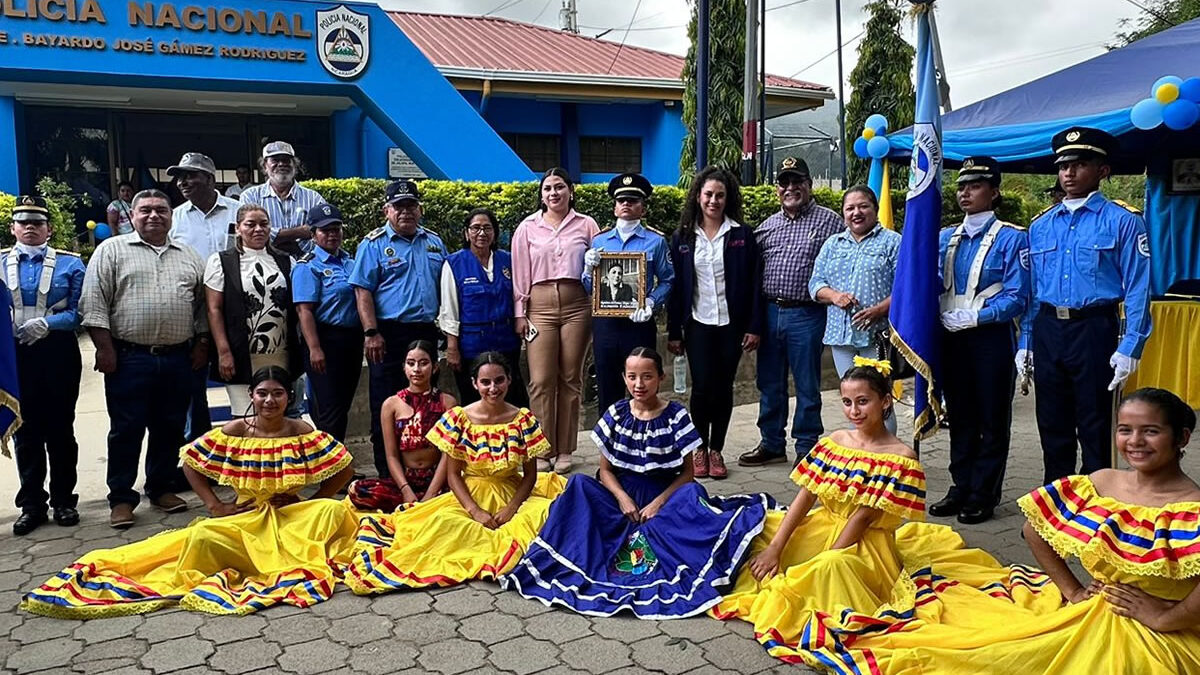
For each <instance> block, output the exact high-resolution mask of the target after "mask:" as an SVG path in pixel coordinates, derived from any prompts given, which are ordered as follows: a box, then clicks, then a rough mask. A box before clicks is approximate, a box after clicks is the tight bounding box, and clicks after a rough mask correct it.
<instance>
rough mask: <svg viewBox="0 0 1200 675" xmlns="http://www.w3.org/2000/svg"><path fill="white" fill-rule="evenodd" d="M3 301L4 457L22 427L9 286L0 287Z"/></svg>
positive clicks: (0, 393)
mask: <svg viewBox="0 0 1200 675" xmlns="http://www.w3.org/2000/svg"><path fill="white" fill-rule="evenodd" d="M0 295H2V296H4V299H3V300H2V301H0V303H3V304H2V305H0V307H2V309H3V311H0V452H3V453H4V456H5V457H11V456H12V455H11V454H10V453H9V451H8V439H9V438H11V437H12V435H13V432H14V431H16V430H17V427H19V426H21V403H20V400H19V399H20V394H19V393H18V392H17V343H16V342H15V341H14V340H13V332H12V326H13V308H12V295H11V294H10V293H9V291H8V287H7V286H6V285H4V284H0Z"/></svg>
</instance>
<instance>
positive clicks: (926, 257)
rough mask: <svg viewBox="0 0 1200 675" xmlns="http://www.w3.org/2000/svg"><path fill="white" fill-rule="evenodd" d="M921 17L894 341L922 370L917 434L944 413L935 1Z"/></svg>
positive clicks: (927, 432) (918, 4)
mask: <svg viewBox="0 0 1200 675" xmlns="http://www.w3.org/2000/svg"><path fill="white" fill-rule="evenodd" d="M913 8H914V14H915V16H916V21H917V87H916V89H917V110H916V115H915V116H914V117H913V120H914V123H913V128H912V131H913V147H912V162H911V165H910V167H909V178H908V199H907V206H906V207H905V211H904V230H903V237H902V238H901V240H900V258H899V261H898V263H897V265H896V281H895V284H894V285H893V287H892V308H891V311H890V312H889V314H888V320H889V322H890V323H891V328H892V330H891V339H892V344H893V345H895V346H896V348H897V349H898V350H900V352H901V353H902V354H903V355H904V358H905V359H906V360H907V361H908V362H909V363H910V364H911V365H912V367H913V368H914V369H915V370H916V371H917V378H916V391H915V392H913V399H914V404H913V438H914V440H916V439H921V438H925V437H927V436H931V435H933V433H934V432H935V431H937V425H938V419H939V418H940V417H941V412H942V410H941V401H940V396H939V392H940V390H941V387H940V384H939V383H940V379H941V378H940V375H941V370H942V368H941V366H942V364H941V346H940V344H939V342H940V340H941V325H940V319H939V316H938V311H939V310H938V296H939V295H940V294H941V292H942V288H941V284H940V283H939V282H938V269H937V264H938V231H939V230H940V229H941V222H942V120H941V112H940V110H939V107H938V87H937V77H936V73H935V67H934V63H935V62H934V55H933V39H932V38H933V36H932V31H933V27H932V25H931V22H930V16H929V12H932V11H933V2H932V0H929V1H924V2H923V1H918V0H914V1H913Z"/></svg>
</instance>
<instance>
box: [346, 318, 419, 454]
mask: <svg viewBox="0 0 1200 675" xmlns="http://www.w3.org/2000/svg"><path fill="white" fill-rule="evenodd" d="M379 334H380V335H381V336H382V337H383V342H384V345H385V349H386V352H385V353H384V355H383V362H381V363H372V364H370V366H369V367H368V370H367V373H368V375H369V376H370V378H371V379H370V383H369V384H370V387H369V393H370V402H371V449H372V450H373V451H374V454H375V469H376V471H378V472H379V475H380V476H387V475H389V474H388V466H387V456H386V455H385V454H384V450H383V431H382V429H381V428H380V426H379V411H380V408H382V407H383V402H384V401H386V400H387V398H388V397H389V396H391V395H392V394H395V393H396V392H398V391H400V390H401V389H404V388H405V387H407V386H408V376H406V375H405V374H404V357H405V356H406V355H407V354H408V345H409V344H410V343H411V342H413V341H414V340H429V341H430V342H432V343H433V344H435V345H436V344H437V341H438V338H439V337H440V335H441V334H440V333H439V332H438V329H437V326H436V325H434V324H432V323H402V322H400V321H380V322H379ZM433 356H434V358H437V355H436V354H434V355H433ZM326 358H328V355H326Z"/></svg>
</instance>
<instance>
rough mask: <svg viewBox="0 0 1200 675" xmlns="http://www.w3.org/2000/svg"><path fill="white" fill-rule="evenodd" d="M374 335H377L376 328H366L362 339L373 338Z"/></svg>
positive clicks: (377, 330)
mask: <svg viewBox="0 0 1200 675" xmlns="http://www.w3.org/2000/svg"><path fill="white" fill-rule="evenodd" d="M376 335H379V329H378V328H368V329H366V330H364V331H363V337H375V336H376Z"/></svg>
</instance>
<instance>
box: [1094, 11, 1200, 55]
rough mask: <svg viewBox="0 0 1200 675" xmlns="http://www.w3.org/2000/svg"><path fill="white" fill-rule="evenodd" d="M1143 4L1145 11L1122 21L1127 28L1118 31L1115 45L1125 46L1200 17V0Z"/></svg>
mask: <svg viewBox="0 0 1200 675" xmlns="http://www.w3.org/2000/svg"><path fill="white" fill-rule="evenodd" d="M1143 6H1144V7H1145V11H1143V12H1142V14H1141V15H1140V16H1138V17H1137V18H1133V19H1123V20H1122V21H1121V27H1122V28H1125V29H1127V30H1124V31H1121V32H1119V33H1117V44H1116V45H1114V47H1124V46H1125V45H1127V44H1129V43H1130V42H1136V41H1138V40H1141V39H1142V38H1144V37H1150V36H1151V35H1154V34H1155V33H1158V32H1160V31H1164V30H1166V29H1168V28H1171V27H1172V26H1178V25H1179V24H1181V23H1183V22H1185V21H1191V20H1192V19H1195V18H1196V17H1200V0H1144V5H1143Z"/></svg>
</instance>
